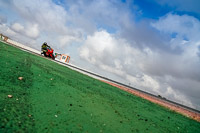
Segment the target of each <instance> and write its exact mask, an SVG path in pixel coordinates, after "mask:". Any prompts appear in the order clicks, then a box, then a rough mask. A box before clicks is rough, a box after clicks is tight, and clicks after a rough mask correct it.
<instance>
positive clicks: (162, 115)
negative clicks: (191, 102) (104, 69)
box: [0, 42, 200, 133]
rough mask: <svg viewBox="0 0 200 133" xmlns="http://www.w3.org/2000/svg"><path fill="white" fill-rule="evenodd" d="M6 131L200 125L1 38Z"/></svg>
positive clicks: (1, 116)
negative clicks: (20, 48)
mask: <svg viewBox="0 0 200 133" xmlns="http://www.w3.org/2000/svg"><path fill="white" fill-rule="evenodd" d="M18 77H23V80H19V79H18ZM8 95H12V96H13V97H12V98H8ZM4 132H9V133H10V132H11V133H12V132H20V133H22V132H30V133H34V132H37V133H51V132H53V133H70V132H73V133H78V132H81V133H82V132H84V133H87V132H88V133H99V132H105V133H129V132H141V133H145V132H147V133H150V132H152V133H165V132H166V133H168V132H172V133H175V132H178V133H183V132H190V133H200V123H198V122H196V121H194V120H191V119H189V118H186V117H185V116H182V115H180V114H178V113H175V112H173V111H170V110H168V109H165V108H163V107H161V106H159V105H156V104H154V103H151V102H149V101H147V100H144V99H141V98H139V97H136V96H134V95H131V94H129V93H127V92H124V91H122V90H120V89H118V88H115V87H112V86H110V85H108V84H106V83H102V82H100V81H98V80H96V79H93V78H91V77H88V76H86V75H83V74H80V73H78V72H76V71H73V70H71V69H69V68H66V67H64V66H61V65H59V64H56V63H54V62H51V61H49V60H47V59H44V58H41V57H38V56H35V55H32V54H30V53H27V52H24V51H22V50H19V49H16V48H14V47H12V46H9V45H6V44H4V43H2V42H0V133H4Z"/></svg>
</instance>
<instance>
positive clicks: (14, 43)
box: [7, 39, 41, 54]
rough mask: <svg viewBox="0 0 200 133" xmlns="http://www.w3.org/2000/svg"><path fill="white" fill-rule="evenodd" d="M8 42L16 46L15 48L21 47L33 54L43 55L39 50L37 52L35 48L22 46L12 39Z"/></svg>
mask: <svg viewBox="0 0 200 133" xmlns="http://www.w3.org/2000/svg"><path fill="white" fill-rule="evenodd" d="M7 42H8V43H10V44H13V45H15V46H18V47H20V48H23V49H26V50H29V51H32V52H34V53H37V54H41V52H40V51H38V50H36V49H33V48H30V47H28V46H25V45H23V44H21V43H19V42H16V41H13V40H11V39H8V40H7Z"/></svg>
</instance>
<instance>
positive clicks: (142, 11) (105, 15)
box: [0, 0, 200, 110]
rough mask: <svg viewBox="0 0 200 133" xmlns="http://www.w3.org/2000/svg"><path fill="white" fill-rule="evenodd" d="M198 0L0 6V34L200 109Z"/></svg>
mask: <svg viewBox="0 0 200 133" xmlns="http://www.w3.org/2000/svg"><path fill="white" fill-rule="evenodd" d="M199 5H200V1H199V0H173V1H171V0H23V1H22V0H0V33H3V34H5V35H7V36H9V37H10V38H11V39H13V40H16V41H18V42H21V43H23V44H24V45H27V46H29V47H32V48H35V49H38V50H40V47H41V45H42V43H43V42H47V43H48V44H49V45H50V46H51V47H52V48H54V50H55V52H58V53H62V54H68V55H70V56H71V60H70V62H71V63H72V64H74V65H77V66H79V67H82V68H84V69H87V70H89V71H92V72H95V73H98V74H100V75H102V76H105V77H108V78H111V79H113V80H116V81H119V82H121V83H124V84H127V85H130V86H132V87H136V88H138V89H141V90H144V91H147V92H150V93H152V94H155V95H161V96H162V97H165V98H167V99H169V100H172V101H175V102H178V103H181V104H184V105H186V106H189V107H192V108H195V109H198V110H200V95H199V94H200V8H199Z"/></svg>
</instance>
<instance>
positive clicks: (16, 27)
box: [11, 23, 24, 32]
mask: <svg viewBox="0 0 200 133" xmlns="http://www.w3.org/2000/svg"><path fill="white" fill-rule="evenodd" d="M11 28H12V29H13V30H14V31H16V32H22V31H23V30H24V26H23V25H21V24H19V23H14V24H13V25H12V26H11Z"/></svg>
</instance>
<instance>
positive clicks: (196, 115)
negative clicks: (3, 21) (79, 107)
mask: <svg viewBox="0 0 200 133" xmlns="http://www.w3.org/2000/svg"><path fill="white" fill-rule="evenodd" d="M4 43H5V42H4ZM7 44H9V45H12V46H14V47H16V48H19V49H21V50H23V51H27V52H29V53H31V54H34V55H37V56H40V57H42V58H46V57H44V56H42V55H40V54H38V53H36V52H33V51H31V50H28V49H25V48H23V47H20V46H17V45H15V44H11V43H8V42H7ZM46 59H48V60H51V61H53V62H56V63H58V64H61V65H64V66H66V67H69V68H71V69H73V70H76V71H78V72H81V73H83V74H86V75H88V76H91V77H93V78H95V79H98V80H101V81H103V82H106V83H109V82H110V83H109V84H111V85H113V86H116V87H117V86H121V87H124V88H128V89H131V90H133V91H136V92H138V94H143V95H147V96H148V97H151V98H153V99H156V100H157V101H161V102H163V103H166V104H168V105H170V106H173V107H176V108H177V109H181V110H185V112H186V113H185V114H184V113H182V112H181V111H178V110H176V109H173V108H170V109H172V110H174V111H176V112H179V113H181V114H183V115H185V116H188V117H190V118H192V119H195V120H197V121H199V122H200V111H199V110H197V109H194V108H191V107H188V106H185V105H182V104H179V103H177V102H174V101H171V100H168V99H165V98H162V97H159V96H156V95H154V94H151V93H148V92H145V91H142V90H139V89H137V88H134V87H131V86H128V85H125V84H123V83H120V82H117V81H114V80H112V79H109V78H107V77H104V76H101V75H98V74H96V73H93V72H90V71H88V70H85V69H82V68H80V67H77V66H75V65H72V64H69V63H64V62H61V61H58V60H52V59H50V58H46ZM132 94H133V93H132ZM138 96H139V95H138ZM140 97H142V96H140ZM157 104H159V103H157ZM160 105H161V106H164V105H162V104H160ZM165 107H167V108H168V106H165ZM187 112H189V113H192V114H194V115H193V116H191V115H188V113H187Z"/></svg>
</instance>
